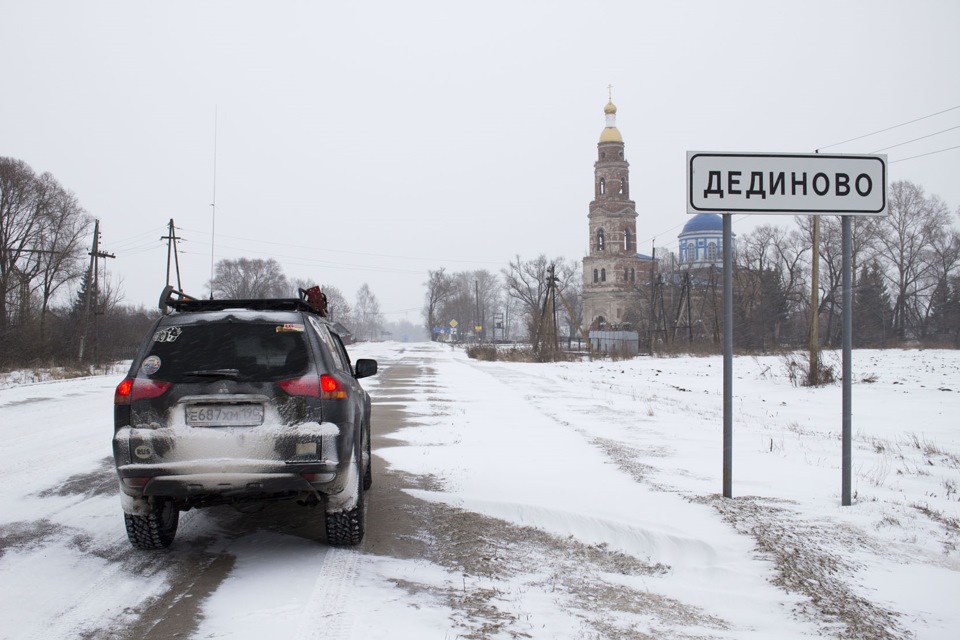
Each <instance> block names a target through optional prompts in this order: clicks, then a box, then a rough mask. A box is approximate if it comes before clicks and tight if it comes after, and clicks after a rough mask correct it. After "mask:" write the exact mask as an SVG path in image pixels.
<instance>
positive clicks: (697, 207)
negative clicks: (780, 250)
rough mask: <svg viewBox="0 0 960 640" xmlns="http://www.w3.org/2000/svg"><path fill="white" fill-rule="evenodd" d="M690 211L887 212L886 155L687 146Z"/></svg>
mask: <svg viewBox="0 0 960 640" xmlns="http://www.w3.org/2000/svg"><path fill="white" fill-rule="evenodd" d="M687 213H689V214H697V213H782V214H804V213H806V214H813V215H818V214H820V215H828V214H834V215H862V216H882V215H886V213H887V156H885V155H861V156H854V155H830V154H819V153H810V154H774V153H711V152H703V151H687Z"/></svg>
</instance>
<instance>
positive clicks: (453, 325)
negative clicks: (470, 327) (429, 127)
mask: <svg viewBox="0 0 960 640" xmlns="http://www.w3.org/2000/svg"><path fill="white" fill-rule="evenodd" d="M450 326H451V327H452V328H454V329H456V328H457V321H456V320H451V321H450Z"/></svg>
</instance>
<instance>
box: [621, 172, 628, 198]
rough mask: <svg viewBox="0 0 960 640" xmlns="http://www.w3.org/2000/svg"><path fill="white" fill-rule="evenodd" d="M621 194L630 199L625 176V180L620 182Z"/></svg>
mask: <svg viewBox="0 0 960 640" xmlns="http://www.w3.org/2000/svg"><path fill="white" fill-rule="evenodd" d="M620 192H621V193H622V194H623V195H624V196H626V197H628V198H629V197H630V194H628V193H627V176H623V178H622V179H621V180H620Z"/></svg>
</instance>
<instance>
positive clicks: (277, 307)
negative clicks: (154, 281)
mask: <svg viewBox="0 0 960 640" xmlns="http://www.w3.org/2000/svg"><path fill="white" fill-rule="evenodd" d="M298 293H299V294H300V297H299V298H249V299H240V300H227V299H222V300H220V299H214V298H210V299H206V300H205V299H203V298H194V297H192V296H188V295H187V294H185V293H184V292H183V291H179V290H177V289H174V288H173V285H169V284H168V285H167V286H166V287H164V288H163V292H162V293H161V294H160V312H161V313H163V314H164V315H167V314H168V313H170V310H173V311H178V312H185V311H224V310H226V309H251V310H254V311H308V312H310V313H315V314H317V315H318V316H320V317H326V315H327V296H326V295H324V294H323V293H322V292H321V291H320V287H311V288H310V289H299V290H298Z"/></svg>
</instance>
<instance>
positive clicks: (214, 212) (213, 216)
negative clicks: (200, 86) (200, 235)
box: [210, 105, 217, 300]
mask: <svg viewBox="0 0 960 640" xmlns="http://www.w3.org/2000/svg"><path fill="white" fill-rule="evenodd" d="M210 209H211V215H210V299H211V300H213V255H214V254H213V248H214V242H215V240H216V231H217V105H214V106H213V202H212V203H211V204H210Z"/></svg>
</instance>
